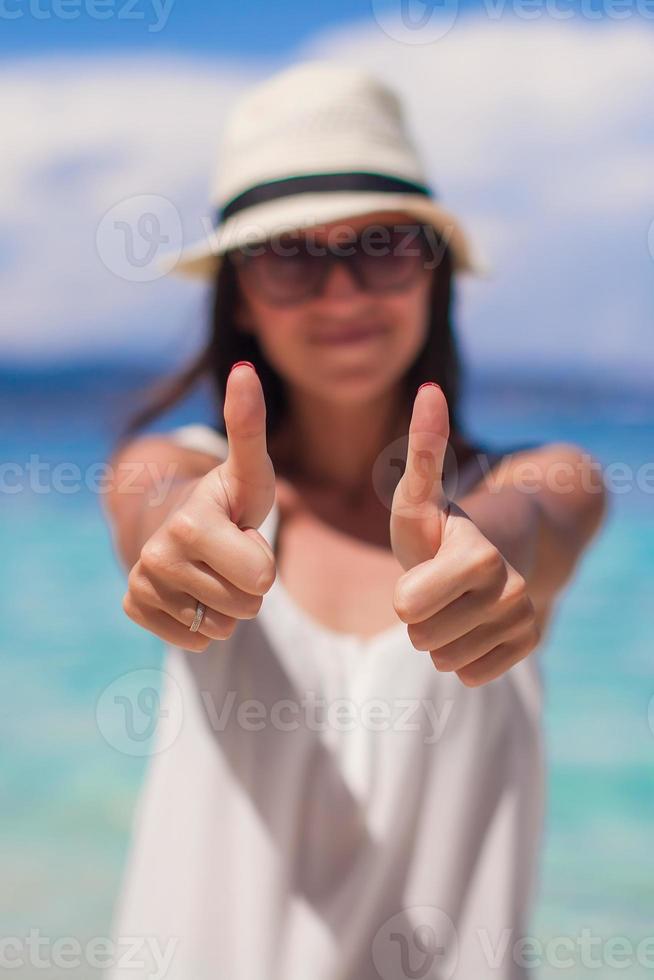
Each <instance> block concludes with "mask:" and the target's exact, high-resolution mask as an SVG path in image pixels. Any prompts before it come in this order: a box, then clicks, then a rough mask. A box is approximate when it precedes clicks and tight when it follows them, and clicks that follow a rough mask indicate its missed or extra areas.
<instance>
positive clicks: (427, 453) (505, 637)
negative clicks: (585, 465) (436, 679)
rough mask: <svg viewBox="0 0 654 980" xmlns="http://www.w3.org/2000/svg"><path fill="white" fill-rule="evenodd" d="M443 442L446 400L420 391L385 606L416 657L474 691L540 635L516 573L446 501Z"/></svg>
mask: <svg viewBox="0 0 654 980" xmlns="http://www.w3.org/2000/svg"><path fill="white" fill-rule="evenodd" d="M448 438H449V420H448V409H447V401H446V399H445V395H444V394H443V392H442V390H441V389H440V388H439V387H438V386H437V385H427V386H423V387H421V388H420V389H419V390H418V393H417V395H416V399H415V402H414V406H413V414H412V418H411V424H410V428H409V444H408V452H407V463H406V468H405V471H404V474H403V476H402V478H401V479H400V482H399V483H398V485H397V487H396V489H395V493H394V495H393V502H392V507H391V524H390V532H391V544H392V548H393V552H394V554H395V556H396V558H397V559H398V561H399V562H400V564H401V565H402V566H403V568H405V569H407V571H406V572H405V574H404V575H402V576H401V577H400V578H399V579H398V582H397V585H396V588H395V596H394V606H395V611H396V612H397V614H398V616H399V617H400V619H401V620H402V621H403V622H405V623H407V625H408V634H409V639H410V640H411V642H412V644H413V646H414V647H415V648H416V649H417V650H424V651H429V652H430V654H431V658H432V661H433V663H434V665H435V667H436V668H437V669H438V670H443V671H455V672H456V674H457V675H458V677H459V678H460V679H461V681H462V682H463V683H464V684H465V685H466V686H469V687H476V686H478V685H480V684H485V683H487V682H488V681H491V680H493V679H494V678H496V677H499V676H500V675H501V674H503V673H504V672H505V671H507V670H508V669H509V668H510V667H512V666H513V665H514V664H516V663H518V661H520V660H522V659H523V658H524V657H526V656H527V655H528V654H529V653H530V652H531V651H532V650H533V649H534V648H535V647H536V646H537V645H538V642H539V640H540V630H539V628H538V625H537V622H536V613H535V610H534V606H533V604H532V602H531V599H530V598H529V595H528V592H527V585H526V582H525V579H524V578H523V576H522V575H520V573H519V572H517V571H516V570H515V569H514V568H513V567H512V566H511V565H510V564H509V563H508V562H507V561H506V560H505V559H504V557H503V556H502V554H501V553H500V551H499V550H498V549H497V548H496V547H495V546H494V545H493V544H492V543H491V542H490V541H489V540H488V538H486V537H485V536H484V535H483V534H482V532H481V531H480V530H479V528H478V527H477V526H476V525H475V524H474V523H473V521H472V520H471V519H470V518H469V517H468V515H467V514H466V513H465V511H463V510H462V509H461V508H460V507H459V506H458V505H457V504H455V503H453V502H452V501H450V500H448V499H447V497H446V496H445V493H444V490H443V484H442V473H443V464H444V460H445V452H446V449H447V444H448Z"/></svg>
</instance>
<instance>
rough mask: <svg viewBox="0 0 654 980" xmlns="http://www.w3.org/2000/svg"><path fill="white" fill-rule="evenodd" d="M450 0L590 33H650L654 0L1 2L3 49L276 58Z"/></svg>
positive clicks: (460, 6)
mask: <svg viewBox="0 0 654 980" xmlns="http://www.w3.org/2000/svg"><path fill="white" fill-rule="evenodd" d="M454 2H456V8H457V12H458V14H459V16H461V17H466V16H475V15H476V14H479V13H484V12H486V14H487V16H488V17H489V18H490V19H495V20H497V19H498V16H499V13H500V12H502V15H503V16H505V15H508V14H509V12H510V10H511V9H512V8H515V10H516V11H517V14H518V15H520V11H521V10H523V11H526V12H528V11H529V10H530V9H531V10H533V11H534V13H532V14H531V15H529V16H530V18H531V21H532V23H534V25H535V24H536V23H537V22H538V21H539V20H542V19H543V18H544V17H545V16H546V14H545V12H546V11H547V10H550V11H552V12H553V14H552V16H556V17H558V19H559V20H560V21H561V22H569V20H582V21H584V22H585V23H586V25H587V26H588V27H589V28H590V27H591V26H592V25H593V24H595V23H598V22H602V21H607V20H609V21H613V22H615V23H620V22H623V21H624V20H637V21H639V22H640V23H641V24H642V26H643V28H644V29H652V30H654V0H541V2H540V3H538V0H536V4H535V5H534V0H511V2H510V0H310V2H309V0H277V2H273V0H247V2H228V0H213V2H207V0H1V2H0V21H1V22H2V31H1V32H0V50H2V51H4V52H5V54H10V55H11V54H14V55H26V54H35V53H37V54H38V53H44V52H53V51H60V52H64V51H69V52H87V51H89V49H91V50H96V51H111V50H117V49H121V50H126V49H127V50H129V49H134V48H140V49H145V50H147V51H149V52H151V53H153V52H159V53H161V52H196V53H202V54H205V55H210V56H211V55H222V56H225V55H226V56H230V55H237V56H271V57H279V56H280V55H283V54H284V53H288V52H291V51H292V50H293V48H294V47H295V46H296V45H297V44H298V43H300V42H301V41H302V40H304V39H305V38H307V37H308V36H310V35H312V34H314V33H316V32H319V31H322V30H324V29H326V28H329V27H330V26H333V25H338V24H347V23H351V22H373V21H374V15H375V13H379V12H380V11H387V12H388V13H389V14H393V13H396V12H397V11H398V9H399V8H400V4H402V3H406V4H409V6H408V8H407V9H408V11H409V14H410V16H413V17H414V18H416V19H418V18H420V17H421V15H422V14H423V13H424V12H431V14H432V15H433V16H435V17H438V16H440V15H441V13H442V12H447V11H449V10H450V9H451V7H452V5H453V3H454ZM521 3H522V4H523V6H521ZM539 7H540V15H539V9H538V8H539ZM110 14H111V16H110ZM541 15H542V16H541ZM524 19H525V20H526V19H527V15H525V18H524Z"/></svg>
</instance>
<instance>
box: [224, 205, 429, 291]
mask: <svg viewBox="0 0 654 980" xmlns="http://www.w3.org/2000/svg"><path fill="white" fill-rule="evenodd" d="M442 247H443V243H442V240H441V239H440V237H439V236H438V234H437V232H436V230H435V229H434V228H433V227H432V226H431V225H423V224H403V225H390V226H387V225H368V226H367V227H366V228H364V229H363V230H362V231H360V232H357V233H356V234H353V233H351V234H350V235H349V237H348V238H347V240H345V241H335V242H332V243H330V242H324V243H323V242H316V241H315V240H313V238H312V236H311V235H309V236H307V235H301V234H298V233H286V234H283V235H280V236H279V237H277V238H275V239H269V240H267V241H265V242H260V243H257V244H253V245H249V246H245V247H243V248H238V249H233V250H232V251H230V252H228V253H227V257H228V259H229V261H231V262H232V263H233V265H234V267H235V268H236V269H237V270H238V275H239V277H240V278H241V280H242V282H243V283H244V284H245V285H246V286H248V287H251V288H252V290H253V291H254V292H256V293H258V294H259V295H260V296H261V297H262V299H264V300H265V301H266V302H268V303H270V304H272V305H275V306H289V305H292V304H294V303H301V302H303V301H304V300H307V299H310V298H313V297H315V296H319V295H320V293H321V292H322V290H323V289H324V285H325V281H326V279H327V276H328V275H329V272H330V270H331V268H332V266H333V264H334V263H335V262H343V263H344V264H345V266H346V267H347V268H348V270H349V271H350V274H351V275H352V277H353V279H354V281H355V282H356V284H357V286H358V287H359V288H360V289H362V290H364V291H365V292H374V293H388V292H398V291H400V290H403V289H406V288H407V287H408V286H410V285H412V284H413V283H414V282H416V281H417V279H418V278H419V277H420V275H421V274H422V273H423V272H424V270H425V269H429V268H434V265H435V264H436V262H437V260H438V257H439V256H440V255H441V248H442Z"/></svg>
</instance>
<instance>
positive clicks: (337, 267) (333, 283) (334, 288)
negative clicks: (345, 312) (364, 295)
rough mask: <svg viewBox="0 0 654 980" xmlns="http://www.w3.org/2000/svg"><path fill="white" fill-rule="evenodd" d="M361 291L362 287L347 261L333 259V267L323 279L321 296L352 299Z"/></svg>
mask: <svg viewBox="0 0 654 980" xmlns="http://www.w3.org/2000/svg"><path fill="white" fill-rule="evenodd" d="M360 292H361V287H360V286H359V284H358V282H357V281H356V279H355V277H354V274H353V272H352V270H351V268H349V267H348V264H347V262H343V261H339V259H338V258H335V259H332V263H331V267H330V268H329V269H328V271H327V274H326V276H325V279H324V281H323V285H322V289H321V291H320V298H321V299H329V300H343V299H351V298H353V297H355V296H357V295H358V294H359V293H360Z"/></svg>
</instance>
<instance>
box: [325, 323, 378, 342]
mask: <svg viewBox="0 0 654 980" xmlns="http://www.w3.org/2000/svg"><path fill="white" fill-rule="evenodd" d="M383 333H384V330H383V328H382V327H377V326H371V327H350V328H349V329H348V330H339V331H334V332H333V333H325V334H319V335H318V336H317V337H316V338H315V343H317V344H353V343H358V342H359V341H362V340H369V339H371V338H372V337H378V336H380V335H381V334H383Z"/></svg>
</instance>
